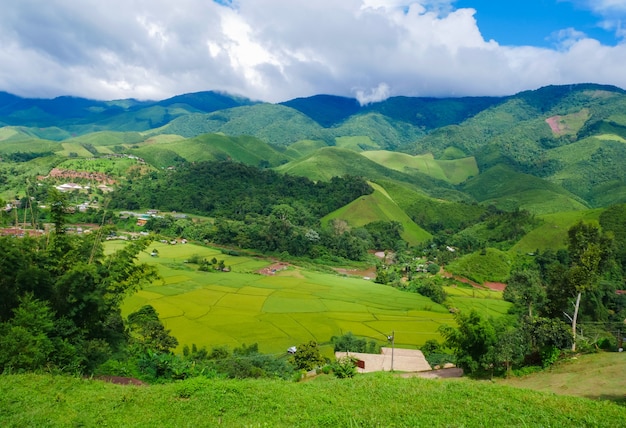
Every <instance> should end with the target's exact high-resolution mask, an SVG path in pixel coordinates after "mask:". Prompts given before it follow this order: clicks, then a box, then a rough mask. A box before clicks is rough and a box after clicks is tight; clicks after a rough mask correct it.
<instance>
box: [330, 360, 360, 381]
mask: <svg viewBox="0 0 626 428" xmlns="http://www.w3.org/2000/svg"><path fill="white" fill-rule="evenodd" d="M332 370H333V374H334V375H335V376H336V377H337V378H339V379H347V378H351V377H354V375H355V374H356V373H357V371H356V359H355V358H353V357H342V358H338V359H337V360H336V361H335V362H334V363H333V364H332Z"/></svg>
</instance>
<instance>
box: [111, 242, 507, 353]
mask: <svg viewBox="0 0 626 428" xmlns="http://www.w3.org/2000/svg"><path fill="white" fill-rule="evenodd" d="M121 245H124V243H123V241H112V242H108V243H107V251H113V250H114V249H115V248H119V246H121ZM153 249H156V250H158V253H159V255H158V257H151V256H150V252H151V251H152V250H153ZM194 255H199V256H201V257H203V258H205V259H207V260H211V259H212V258H216V259H217V260H224V262H225V265H226V266H227V267H229V268H230V269H231V271H230V272H201V271H198V270H197V265H195V264H191V263H185V261H186V260H187V259H189V258H190V257H192V256H194ZM139 260H140V261H141V262H146V263H150V264H155V265H156V266H157V267H158V270H159V273H160V275H161V277H162V278H161V279H160V280H158V281H156V282H155V283H153V284H152V285H150V286H148V287H145V288H144V289H142V290H140V291H138V292H137V293H136V294H134V295H132V296H129V297H128V298H127V299H126V301H125V302H124V305H123V308H122V310H123V315H124V316H127V315H128V314H129V313H131V312H133V311H136V310H137V309H139V308H141V307H142V306H143V305H146V304H150V305H152V306H154V308H155V309H156V310H157V312H158V313H159V315H160V317H161V319H162V320H163V323H164V324H165V326H166V328H168V329H170V330H171V332H172V334H173V335H174V336H175V337H176V338H177V339H178V341H179V349H178V350H179V351H180V350H181V349H182V347H183V346H184V345H190V346H191V344H194V343H195V344H196V345H197V346H199V347H202V346H206V347H207V349H211V348H212V347H214V346H222V345H225V346H228V347H230V348H233V347H236V346H241V345H242V344H248V345H249V344H252V343H258V344H259V349H260V350H261V351H262V352H264V353H276V354H280V353H284V352H285V351H286V349H287V348H288V347H290V346H297V345H298V344H301V343H304V342H307V341H309V340H315V341H317V342H318V343H320V344H321V345H322V350H323V351H324V352H325V353H330V352H331V350H330V345H329V340H330V338H331V337H332V336H336V335H341V334H344V333H346V332H352V333H353V334H355V335H357V336H363V337H367V338H370V339H373V340H377V341H380V343H381V344H382V343H385V341H386V336H387V335H388V334H390V333H391V332H392V331H394V332H395V343H396V346H400V347H409V348H415V347H418V346H420V345H422V344H423V343H424V342H425V341H426V340H429V339H437V340H440V341H441V337H440V335H439V333H438V328H439V326H440V325H442V324H451V323H453V322H454V321H453V318H452V315H451V314H450V313H449V311H448V310H447V308H445V307H444V306H442V305H438V304H435V303H433V302H432V301H431V300H429V299H427V298H425V297H423V296H420V295H419V294H414V293H408V292H404V291H400V290H397V289H395V288H392V287H389V286H384V285H380V284H376V283H374V282H372V281H370V280H364V279H361V278H358V277H348V276H343V275H339V274H329V273H322V272H312V271H307V270H303V269H300V268H296V267H292V266H287V267H286V268H285V269H282V270H277V271H276V272H271V269H265V270H266V271H269V273H270V274H260V273H257V271H259V270H261V269H264V268H267V267H268V266H274V265H272V261H270V260H264V259H258V258H253V257H246V256H240V257H236V256H229V255H225V254H222V253H221V252H220V251H219V250H217V249H213V248H208V247H203V246H198V245H194V244H178V245H167V244H162V243H153V244H152V245H150V246H149V247H148V249H147V251H146V252H144V253H142V254H141V255H140V257H139ZM478 291H479V292H480V293H484V292H482V291H480V290H478ZM451 294H452V293H451ZM474 297H475V296H474ZM452 299H454V302H453V305H454V306H455V307H458V308H469V307H476V308H477V309H478V310H480V311H483V310H487V311H489V314H490V315H497V314H501V313H503V312H506V309H505V308H506V305H508V304H507V303H505V302H503V301H502V300H500V298H499V296H483V295H482V294H481V295H480V296H479V298H473V297H471V296H467V295H462V294H458V295H455V296H453V297H452Z"/></svg>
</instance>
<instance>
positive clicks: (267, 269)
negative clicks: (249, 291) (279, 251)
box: [256, 262, 289, 275]
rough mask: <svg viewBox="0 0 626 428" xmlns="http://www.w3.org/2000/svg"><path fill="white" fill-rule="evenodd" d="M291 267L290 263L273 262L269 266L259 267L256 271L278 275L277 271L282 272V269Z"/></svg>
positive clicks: (262, 273)
mask: <svg viewBox="0 0 626 428" xmlns="http://www.w3.org/2000/svg"><path fill="white" fill-rule="evenodd" d="M288 267H289V263H282V262H279V263H274V264H271V265H269V266H267V267H264V268H263V269H259V270H257V271H256V273H259V274H261V275H276V273H277V272H280V271H281V270H285V269H287V268H288Z"/></svg>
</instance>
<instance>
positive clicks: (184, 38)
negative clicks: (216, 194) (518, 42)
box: [0, 0, 626, 102]
mask: <svg viewBox="0 0 626 428" xmlns="http://www.w3.org/2000/svg"><path fill="white" fill-rule="evenodd" d="M221 3H226V6H224V5H221V4H218V3H216V2H207V1H206V0H178V1H177V2H171V1H169V0H135V1H133V2H128V1H126V0H107V1H106V2H102V1H96V0H82V1H80V2H75V1H72V0H47V1H46V2H40V1H38V0H21V1H19V2H10V4H9V5H5V6H4V8H3V11H2V13H1V14H0V61H1V63H2V67H0V90H5V91H8V92H13V93H17V94H19V95H25V96H46V97H47V96H56V95H63V94H71V95H80V96H87V97H93V98H103V99H112V98H126V97H136V98H152V99H155V98H164V97H167V96H172V95H175V94H180V93H184V92H192V91H200V90H211V89H215V90H223V91H228V92H231V93H236V94H242V95H246V96H248V97H251V98H254V99H262V100H268V101H282V100H286V99H289V98H294V97H299V96H308V95H313V94H317V93H330V94H337V95H345V96H355V97H358V98H359V99H360V100H361V101H362V102H372V101H375V100H379V99H382V98H384V97H387V96H393V95H423V96H448V95H459V96H460V95H503V94H511V93H514V92H517V91H520V90H524V89H532V88H536V87H539V86H542V85H547V84H559V83H572V82H582V81H584V82H590V81H596V82H599V83H610V84H615V85H618V86H622V87H626V69H625V64H626V52H624V50H625V49H626V47H624V46H621V45H618V46H615V47H609V46H602V45H601V44H599V43H598V42H595V41H594V40H590V39H589V38H588V37H587V36H585V35H584V34H582V33H579V32H576V31H575V30H565V31H563V32H561V33H559V34H556V35H555V37H556V40H557V41H558V42H559V43H558V47H557V48H555V49H545V48H543V49H540V48H534V47H528V46H518V47H511V46H501V45H499V44H498V43H497V40H495V41H494V40H484V38H483V36H482V35H481V32H480V29H479V28H478V25H477V22H476V19H475V18H474V15H475V10H473V9H454V8H453V6H454V1H452V0H422V1H410V0H342V1H339V2H338V1H336V0H317V1H315V2H311V1H305V0H289V1H285V0H238V1H234V2H230V1H226V2H225V1H224V0H222V1H221ZM594 4H595V3H594ZM596 10H597V11H601V10H626V1H619V2H618V1H612V2H611V1H609V0H604V1H601V2H599V3H598V5H597V9H596ZM598 13H599V12H598ZM607 22H608V21H607ZM607 25H615V23H610V24H609V23H607ZM613 28H615V27H613ZM591 59H592V60H591Z"/></svg>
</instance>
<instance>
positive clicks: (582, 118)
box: [546, 108, 589, 137]
mask: <svg viewBox="0 0 626 428" xmlns="http://www.w3.org/2000/svg"><path fill="white" fill-rule="evenodd" d="M587 119H589V109H586V108H584V109H582V110H581V111H579V112H578V113H571V114H567V115H565V116H560V115H556V116H552V117H549V118H547V119H546V123H547V124H548V125H549V126H550V129H551V130H552V133H553V134H554V135H555V136H558V137H560V136H562V135H575V134H576V133H577V132H578V131H579V130H580V128H582V127H583V125H584V124H585V122H586V121H587Z"/></svg>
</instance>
